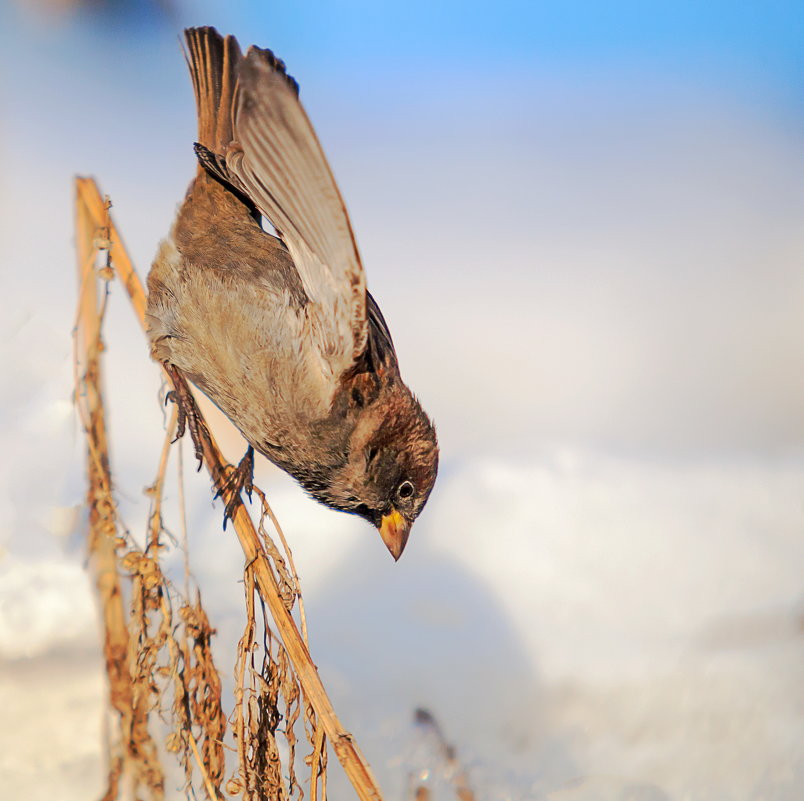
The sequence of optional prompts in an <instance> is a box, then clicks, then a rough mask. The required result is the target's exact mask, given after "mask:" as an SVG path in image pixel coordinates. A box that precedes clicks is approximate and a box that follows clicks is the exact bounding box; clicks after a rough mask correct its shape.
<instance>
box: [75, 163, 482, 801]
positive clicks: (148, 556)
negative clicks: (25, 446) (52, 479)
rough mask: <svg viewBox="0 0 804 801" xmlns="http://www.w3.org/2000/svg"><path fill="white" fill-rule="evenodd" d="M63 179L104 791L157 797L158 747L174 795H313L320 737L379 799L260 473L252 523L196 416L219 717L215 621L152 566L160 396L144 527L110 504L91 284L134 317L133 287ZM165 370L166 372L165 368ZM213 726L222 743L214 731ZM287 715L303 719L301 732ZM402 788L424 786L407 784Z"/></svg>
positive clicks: (319, 793) (193, 592)
mask: <svg viewBox="0 0 804 801" xmlns="http://www.w3.org/2000/svg"><path fill="white" fill-rule="evenodd" d="M75 188H76V245H77V255H78V285H79V302H78V313H77V320H76V328H75V401H76V406H77V409H78V413H79V416H80V420H81V423H82V426H83V429H84V432H85V435H86V446H87V474H88V488H87V505H88V509H89V543H88V548H89V562H90V567H91V571H92V574H93V577H94V580H95V584H96V587H97V591H98V597H99V602H100V608H101V610H102V616H103V637H104V656H105V661H106V671H107V676H108V686H109V696H108V703H109V710H110V714H109V718H108V719H109V725H108V726H107V741H108V742H107V756H108V783H107V788H106V792H105V794H104V796H103V799H104V801H113V800H114V799H118V798H136V799H151V801H160V800H161V799H163V798H164V797H165V785H166V778H165V777H166V768H165V764H166V760H167V758H168V756H169V755H173V756H174V757H175V758H176V759H177V760H178V763H179V764H180V766H181V769H182V770H183V775H184V783H185V787H184V790H185V795H186V797H188V798H200V797H203V796H204V795H206V797H208V798H210V799H220V798H224V797H226V796H241V797H242V798H243V799H246V801H268V800H269V799H270V800H271V801H274V800H276V801H286V800H287V801H292V799H302V798H305V797H309V798H310V799H311V801H323V799H325V798H326V795H327V790H326V787H327V757H328V748H329V747H331V748H332V751H333V753H334V754H335V756H336V758H337V759H338V760H339V762H340V763H341V765H342V766H343V768H344V770H345V771H346V774H347V776H348V778H349V780H350V781H351V783H352V785H353V787H354V789H355V792H356V794H357V796H358V797H359V798H360V799H363V801H369V800H371V801H381V799H382V795H381V792H380V790H379V787H378V785H377V783H376V781H375V780H374V777H373V776H372V774H371V770H370V768H369V766H368V764H367V762H366V761H365V759H364V758H363V756H362V754H361V753H360V750H359V749H358V747H357V745H356V743H355V742H354V740H353V738H352V737H351V735H349V734H348V733H347V732H346V731H345V730H344V729H343V727H342V726H341V723H340V721H339V720H338V718H337V716H336V715H335V712H334V710H333V708H332V705H331V703H330V701H329V698H328V697H327V694H326V691H325V689H324V686H323V684H322V683H321V680H320V678H319V675H318V672H317V670H316V667H315V665H314V664H313V662H312V660H311V658H310V654H309V651H308V648H307V632H306V621H305V616H304V606H303V603H302V598H301V592H300V589H299V581H298V576H297V574H296V570H295V567H294V565H293V559H292V556H291V553H290V550H289V548H288V546H287V542H286V541H285V538H284V535H283V533H282V530H281V528H280V527H279V524H278V522H277V520H276V518H275V516H274V515H273V512H272V511H271V508H270V506H269V504H268V501H267V499H266V498H265V495H264V493H263V492H262V491H261V490H259V488H257V487H255V488H254V491H255V492H256V494H257V496H258V497H259V499H260V501H261V515H260V521H259V524H258V525H257V526H256V527H255V525H254V523H253V522H252V520H251V517H250V516H249V514H248V512H247V511H246V509H245V507H244V506H243V504H242V503H241V502H240V500H239V498H231V497H229V496H230V489H229V486H230V485H229V484H227V478H228V477H229V475H230V473H231V471H232V469H233V468H232V467H231V465H228V464H226V463H225V462H224V461H223V459H222V457H221V454H220V451H219V450H218V448H217V446H216V444H215V440H214V437H213V435H212V433H211V432H210V431H209V429H208V427H207V426H206V424H202V441H203V454H202V460H203V464H204V466H205V467H206V469H207V471H208V472H209V474H210V477H211V480H212V484H213V489H214V490H215V491H217V492H219V493H221V494H222V496H223V500H224V502H226V503H231V504H232V509H233V515H232V522H233V524H234V529H235V532H236V534H237V537H238V540H239V542H240V545H241V547H242V549H243V553H244V557H245V564H246V567H245V570H244V582H243V583H244V589H245V609H246V625H245V629H244V631H243V636H242V637H241V639H240V642H239V644H238V648H237V654H236V658H235V662H234V679H235V687H234V708H233V710H232V711H231V713H230V714H229V715H228V717H227V715H226V713H225V712H224V709H223V703H222V689H221V680H220V674H219V672H218V669H217V668H216V666H215V663H214V660H213V654H212V648H211V640H212V637H213V635H214V633H215V631H214V629H213V628H212V626H211V625H210V622H209V618H208V616H207V613H206V611H205V609H204V606H203V604H202V600H201V594H200V592H199V591H198V589H197V588H193V586H192V581H191V579H190V575H189V569H188V568H187V561H186V558H185V575H184V586H183V587H177V586H175V584H174V583H172V582H171V581H170V580H169V579H168V578H167V577H166V575H165V572H163V566H162V562H161V559H160V557H161V556H162V553H163V551H165V550H166V540H169V539H170V535H169V534H168V532H167V530H166V528H165V525H164V521H163V491H164V485H165V478H166V475H167V470H168V463H169V460H170V455H171V452H172V451H173V450H174V448H173V447H172V442H173V440H174V437H175V433H176V428H177V414H176V410H175V407H173V410H172V414H171V416H170V419H169V422H168V425H167V430H166V433H165V439H164V444H163V447H162V450H161V453H160V457H159V462H158V465H157V469H156V477H155V479H154V482H153V484H152V485H151V486H150V487H149V488H148V495H149V496H150V505H151V508H150V514H149V518H148V525H147V531H145V532H144V533H143V535H142V536H141V537H140V538H138V537H135V536H133V535H132V533H131V532H129V531H128V530H127V529H126V527H125V526H124V525H123V523H122V521H121V519H120V516H119V513H118V507H117V504H116V501H115V493H114V481H113V475H112V471H111V466H110V460H109V447H108V440H107V431H106V419H105V411H104V404H103V393H102V371H101V366H102V352H103V337H102V331H103V321H104V316H105V312H106V299H107V297H108V293H107V291H106V286H107V284H108V282H109V281H111V280H112V279H115V278H116V279H117V280H119V281H120V282H121V283H122V284H123V286H124V287H125V289H126V292H127V294H128V297H129V299H130V301H131V305H132V308H133V310H134V312H135V315H136V317H137V319H138V320H139V322H140V324H141V325H142V324H144V316H145V294H144V291H143V288H142V284H141V282H140V280H139V278H138V277H137V274H136V273H135V272H134V269H133V267H132V264H131V261H130V260H129V258H128V256H127V254H126V251H125V249H124V247H123V244H122V241H121V238H120V236H119V234H118V232H117V230H116V228H115V226H114V224H113V222H112V220H111V217H110V214H109V208H110V203H109V201H108V199H107V200H104V199H103V198H102V196H101V195H100V193H99V191H98V189H97V186H96V185H95V183H94V181H92V180H91V179H86V178H78V179H76V186H75ZM165 380H166V381H167V382H168V383H169V381H170V379H169V376H167V374H166V375H165ZM177 451H178V456H177V458H176V460H175V461H176V463H177V468H178V471H179V488H180V490H181V487H182V481H181V451H180V450H179V449H177ZM181 506H182V509H181V511H180V515H179V516H180V522H179V526H177V527H176V529H175V530H180V531H181V533H182V541H183V544H184V549H185V555H186V552H187V551H186V540H187V532H186V530H185V527H184V513H183V502H182V504H181ZM277 542H278V544H277ZM227 667H228V666H227ZM433 725H435V724H434V723H433ZM227 730H228V732H229V736H230V739H229V743H232V742H233V743H234V746H232V745H231V744H229V743H227V741H226V736H227ZM297 730H301V731H303V735H302V737H303V740H301V741H299V740H298V739H297ZM445 747H446V746H445ZM227 753H228V754H229V758H228V760H227ZM297 754H299V757H301V756H303V762H302V759H301V758H297ZM451 758H452V759H453V761H454V755H453V756H452V757H451ZM302 764H303V768H302V767H301V766H302ZM456 764H457V763H456ZM302 769H303V771H304V774H305V775H303V776H302V775H300V771H301V770H302ZM453 772H455V771H453ZM457 773H458V774H459V775H460V778H459V780H458V781H457V782H456V785H455V789H456V793H457V795H458V796H459V798H461V800H462V801H473V796H472V794H471V791H469V789H468V784H467V783H466V781H465V772H463V771H462V770H460V771H458V772H457ZM411 797H416V798H429V795H428V791H427V789H426V788H425V787H423V786H416V787H411Z"/></svg>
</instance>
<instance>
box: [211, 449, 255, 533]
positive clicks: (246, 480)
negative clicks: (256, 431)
mask: <svg viewBox="0 0 804 801" xmlns="http://www.w3.org/2000/svg"><path fill="white" fill-rule="evenodd" d="M242 491H245V493H246V495H247V496H248V500H249V503H251V494H252V492H253V491H254V448H253V447H252V446H251V445H249V446H248V450H247V451H246V455H245V456H244V457H243V458H242V459H241V460H240V463H239V464H238V465H237V467H235V468H232V469H231V470H230V472H229V475H228V476H227V477H226V479H225V480H224V482H223V483H222V484H221V487H220V489H219V490H218V491H217V492H216V493H215V497H216V498H220V497H221V495H224V496H225V497H226V498H227V499H228V500H227V501H226V507H225V508H224V510H223V530H224V531H226V522H227V521H228V520H231V519H232V518H233V517H234V513H235V511H236V509H237V504H238V502H239V500H240V493H241V492H242Z"/></svg>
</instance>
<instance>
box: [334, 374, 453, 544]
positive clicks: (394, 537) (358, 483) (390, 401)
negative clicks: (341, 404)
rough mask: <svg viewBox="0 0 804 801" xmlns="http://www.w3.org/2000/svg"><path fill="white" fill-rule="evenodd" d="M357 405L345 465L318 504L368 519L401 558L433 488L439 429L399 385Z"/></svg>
mask: <svg viewBox="0 0 804 801" xmlns="http://www.w3.org/2000/svg"><path fill="white" fill-rule="evenodd" d="M355 398H357V400H355ZM353 404H354V405H355V407H356V408H354V409H353V412H354V415H355V416H354V418H353V419H355V421H356V422H355V426H354V429H353V431H352V434H351V437H350V439H349V452H348V456H347V460H346V462H345V463H344V464H343V465H342V466H341V467H339V468H338V469H337V470H335V471H334V473H333V475H332V479H331V482H330V484H329V486H328V487H327V490H326V497H325V498H324V497H322V498H320V500H323V501H324V502H325V503H326V504H327V505H328V506H332V507H333V508H335V509H340V510H341V511H344V512H351V513H352V514H357V515H359V516H360V517H362V518H364V519H366V520H368V521H369V522H370V523H372V524H373V525H374V526H376V528H377V529H378V531H379V532H380V536H381V537H382V540H383V542H384V543H385V546H386V547H387V548H388V550H389V551H390V552H391V555H392V556H393V557H394V559H399V557H400V556H401V555H402V551H403V550H404V548H405V545H406V544H407V541H408V536H409V535H410V529H411V526H412V525H413V521H414V520H416V518H417V517H418V516H419V513H420V512H421V510H422V508H423V507H424V505H425V503H427V498H428V497H429V496H430V491H431V490H432V489H433V484H434V483H435V479H436V474H437V472H438V443H437V440H436V433H435V428H434V426H433V423H432V422H431V420H430V419H429V418H428V417H427V415H426V414H425V412H424V410H423V409H422V407H421V405H420V404H419V402H418V400H417V399H416V398H415V397H414V396H413V394H412V393H411V392H410V390H409V389H408V388H407V387H406V386H405V385H404V384H402V382H401V381H396V382H393V383H392V384H390V386H388V387H387V389H385V390H383V391H380V392H379V394H378V395H377V397H376V398H375V399H373V400H372V402H370V403H364V402H363V401H362V398H361V396H360V395H359V394H357V395H353Z"/></svg>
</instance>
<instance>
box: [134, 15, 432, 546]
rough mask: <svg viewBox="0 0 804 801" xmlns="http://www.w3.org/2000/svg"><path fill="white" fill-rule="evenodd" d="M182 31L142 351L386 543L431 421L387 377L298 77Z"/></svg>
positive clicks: (420, 471) (411, 488)
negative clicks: (182, 143)
mask: <svg viewBox="0 0 804 801" xmlns="http://www.w3.org/2000/svg"><path fill="white" fill-rule="evenodd" d="M185 35H186V39H187V46H188V51H189V54H188V62H189V67H190V73H191V75H192V79H193V86H194V89H195V95H196V103H197V108H198V142H197V143H196V146H195V150H196V154H197V156H198V160H199V168H198V173H197V175H196V178H195V180H194V181H193V183H192V184H191V185H190V189H189V191H188V193H187V196H186V198H185V200H184V203H183V205H182V206H181V208H180V210H179V213H178V216H177V219H176V222H175V223H174V225H173V228H172V230H171V233H170V235H169V236H168V238H167V239H166V240H164V241H163V242H162V244H161V246H160V249H159V252H158V254H157V257H156V260H155V261H154V264H153V267H152V268H151V272H150V274H149V276H148V290H149V295H148V320H149V337H150V340H151V352H152V355H153V357H154V358H155V359H157V360H158V361H161V362H165V363H166V364H168V365H174V366H175V367H177V368H179V370H180V371H181V372H182V373H183V374H184V375H185V376H187V378H189V379H190V380H191V381H193V382H194V383H195V384H196V385H197V386H198V387H199V388H200V389H201V390H203V392H204V393H206V395H207V396H208V397H209V398H210V399H211V400H212V401H214V403H216V404H217V405H218V406H219V407H220V408H221V409H222V410H223V412H224V413H225V414H226V415H227V416H228V417H229V418H230V419H231V420H232V422H233V423H234V424H235V425H236V426H237V427H238V428H239V429H240V431H241V432H242V433H243V436H244V437H245V438H246V439H247V440H248V442H249V443H250V444H251V445H252V446H253V447H254V448H256V449H257V450H258V451H260V452H261V453H263V454H264V455H265V456H267V457H268V459H270V460H271V461H272V462H274V463H275V464H277V465H278V466H279V467H281V468H282V469H284V470H286V471H287V472H288V473H290V475H292V476H293V477H294V478H296V479H297V480H298V481H299V483H300V484H301V485H302V486H303V487H304V488H305V489H306V490H307V491H308V492H309V493H310V494H311V495H312V496H313V497H314V498H316V499H317V500H319V501H321V502H322V503H324V504H326V505H327V506H330V507H332V508H333V509H339V510H341V511H344V512H351V513H354V514H358V515H360V516H362V517H364V518H365V519H366V520H369V521H370V522H371V523H373V524H374V525H375V526H377V528H378V529H379V530H380V533H381V535H382V538H383V540H384V541H385V543H386V545H387V547H388V549H389V550H390V551H391V553H392V554H393V556H394V558H397V559H398V558H399V556H400V554H401V553H402V549H403V548H404V547H405V543H406V542H407V538H408V534H409V531H410V526H411V525H412V523H413V521H414V520H415V519H416V517H417V516H418V514H419V513H420V512H421V509H422V507H423V506H424V504H425V502H426V501H427V498H428V496H429V494H430V491H431V489H432V487H433V483H434V481H435V478H436V472H437V469H438V446H437V444H436V436H435V430H434V428H433V425H432V423H431V422H430V420H429V419H428V417H427V415H426V414H425V413H424V411H423V410H422V408H421V406H420V405H419V402H418V401H417V400H416V398H415V397H414V396H413V395H412V393H411V392H410V390H409V389H408V388H407V387H406V386H405V384H404V383H403V382H402V379H401V377H400V374H399V366H398V363H397V357H396V352H395V350H394V346H393V342H392V339H391V335H390V333H389V331H388V327H387V325H386V323H385V320H384V319H383V316H382V313H381V312H380V309H379V307H378V306H377V304H376V302H375V301H374V299H373V298H372V297H371V295H370V294H369V293H368V291H367V290H366V282H365V274H364V272H363V267H362V264H361V261H360V256H359V254H358V251H357V246H356V244H355V239H354V235H353V233H352V228H351V224H350V222H349V217H348V215H347V213H346V208H345V206H344V204H343V200H342V199H341V196H340V193H339V191H338V187H337V185H336V184H335V180H334V178H333V177H332V173H331V171H330V169H329V165H328V164H327V161H326V158H325V157H324V154H323V151H322V150H321V146H320V145H319V143H318V140H317V138H316V136H315V133H314V131H313V128H312V125H311V124H310V122H309V120H308V118H307V115H306V114H305V112H304V109H303V108H302V106H301V103H300V102H299V99H298V85H297V84H296V82H295V81H294V80H293V79H292V78H291V77H290V76H288V75H287V74H286V72H285V67H284V65H283V64H282V62H281V61H279V60H278V59H276V58H275V56H274V55H273V54H272V53H271V52H270V51H268V50H262V49H259V48H256V47H252V48H250V49H249V51H248V52H247V53H246V55H245V56H243V55H242V54H241V52H240V48H239V46H238V44H237V41H236V40H235V39H234V38H233V37H231V36H227V37H225V38H224V37H221V36H220V35H219V34H218V32H217V31H216V30H215V29H214V28H191V29H189V30H187V31H186V32H185ZM262 216H265V217H266V218H267V219H269V220H270V222H271V223H272V224H273V225H274V227H275V228H276V230H277V232H278V233H279V237H280V238H279V239H277V238H276V237H274V236H272V235H270V234H268V233H266V232H265V231H264V230H263V228H262V226H261V225H260V220H261V217H262Z"/></svg>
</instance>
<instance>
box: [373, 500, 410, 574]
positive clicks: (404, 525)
mask: <svg viewBox="0 0 804 801" xmlns="http://www.w3.org/2000/svg"><path fill="white" fill-rule="evenodd" d="M409 534H410V523H408V521H407V520H405V518H404V517H402V515H401V514H399V512H397V511H396V509H393V510H391V511H390V512H389V513H388V514H387V515H384V516H383V519H382V524H381V525H380V536H381V537H382V541H383V542H384V543H385V547H386V548H388V550H389V551H390V552H391V556H393V557H394V561H399V557H400V556H402V551H404V550H405V545H406V543H407V541H408V536H409Z"/></svg>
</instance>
